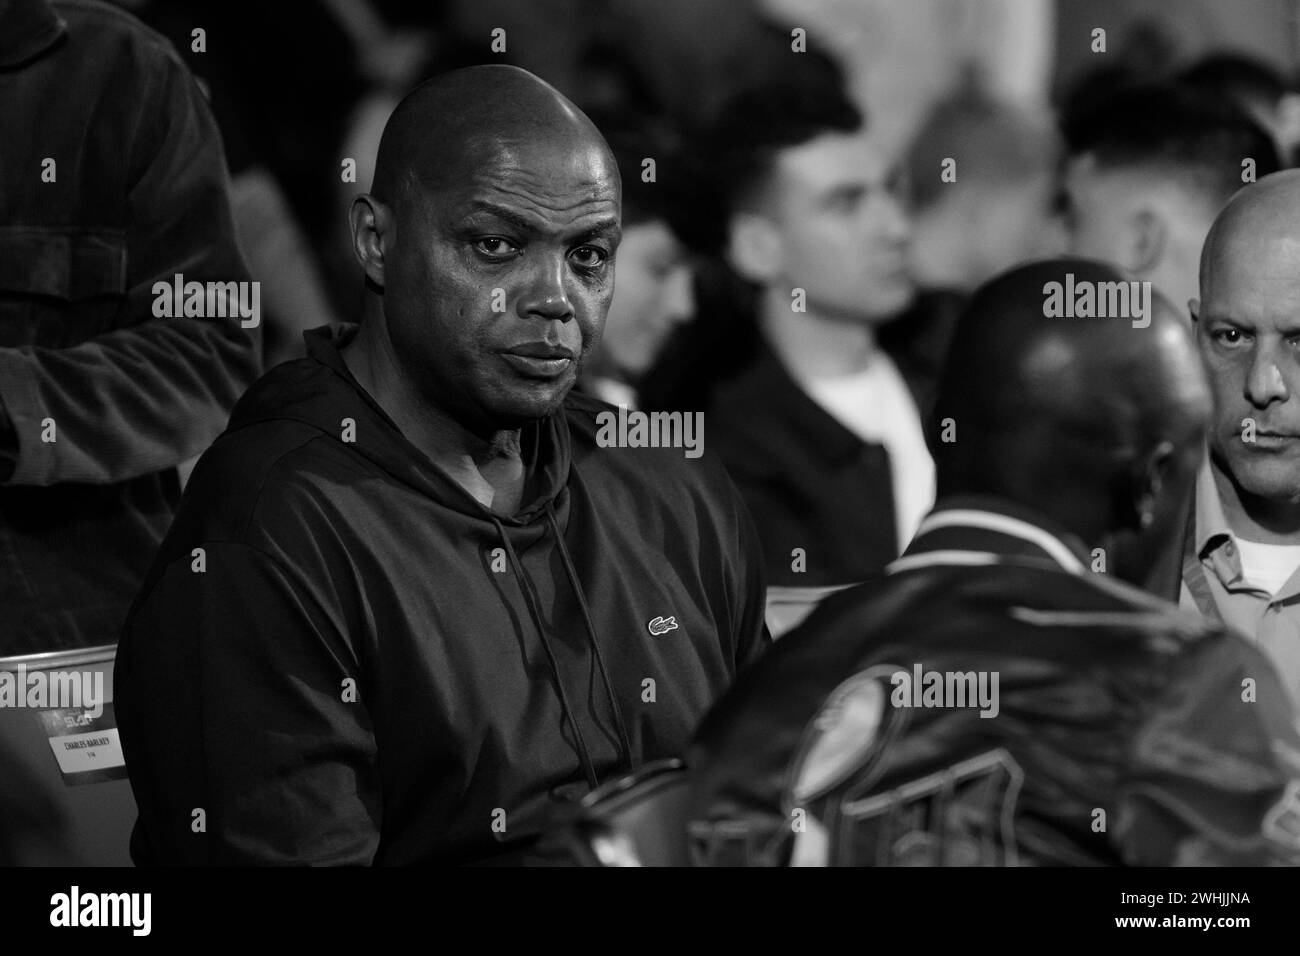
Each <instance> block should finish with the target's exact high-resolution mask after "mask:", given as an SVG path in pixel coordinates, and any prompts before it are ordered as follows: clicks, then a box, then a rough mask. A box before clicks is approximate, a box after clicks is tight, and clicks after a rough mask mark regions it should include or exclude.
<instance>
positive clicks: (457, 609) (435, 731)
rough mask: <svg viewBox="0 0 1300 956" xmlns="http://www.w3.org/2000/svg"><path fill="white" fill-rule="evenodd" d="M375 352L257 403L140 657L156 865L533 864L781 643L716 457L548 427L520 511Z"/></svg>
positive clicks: (137, 780) (120, 701) (180, 532)
mask: <svg viewBox="0 0 1300 956" xmlns="http://www.w3.org/2000/svg"><path fill="white" fill-rule="evenodd" d="M355 328H356V327H355V326H337V327H331V328H329V329H322V330H318V331H317V332H315V333H310V334H309V335H308V346H309V357H308V358H305V359H301V360H299V361H296V362H291V363H287V364H285V365H281V366H279V367H278V368H276V369H274V370H273V371H271V372H270V373H268V374H267V375H266V376H265V377H263V378H262V379H261V380H260V381H259V382H258V383H257V384H256V385H254V387H253V388H252V389H250V390H249V392H248V394H247V395H245V396H244V398H243V399H241V400H240V403H239V405H238V406H237V407H236V409H235V412H234V414H233V416H232V418H231V423H230V427H229V428H228V430H227V431H226V432H225V434H224V435H222V437H221V438H220V439H219V440H218V441H217V442H216V444H215V445H213V447H212V448H211V449H210V450H209V451H208V452H207V453H206V454H205V455H204V457H203V458H202V460H201V461H200V462H199V464H198V466H197V468H196V469H195V471H194V474H193V476H192V478H191V480H190V483H189V485H188V486H187V487H186V491H185V497H184V499H183V501H182V504H181V508H180V511H179V513H178V514H177V517H176V521H175V523H174V524H173V526H172V529H171V531H170V532H169V534H168V536H167V539H166V541H165V542H164V544H163V547H162V550H161V552H160V554H159V556H158V559H157V561H156V563H155V564H154V567H153V569H152V571H151V572H150V574H149V577H148V580H147V582H146V584H145V588H144V591H143V593H142V594H141V597H140V599H139V601H138V602H137V605H136V606H135V607H134V609H133V611H132V614H131V617H130V620H129V623H128V624H127V627H126V629H125V631H124V633H123V635H122V639H121V643H120V646H119V651H118V658H117V670H116V693H117V700H116V709H117V714H118V719H119V722H120V726H121V733H122V743H123V748H124V751H125V754H126V759H127V766H128V768H129V770H130V773H131V783H132V786H133V788H134V790H135V793H136V798H137V801H138V803H139V807H140V819H139V822H138V825H137V828H136V833H135V838H134V842H133V852H134V854H135V857H136V859H137V861H139V862H146V863H147V862H161V863H333V864H370V863H376V864H399V863H418V862H426V863H427V862H443V863H458V862H468V861H481V860H485V859H487V858H490V857H493V856H494V855H500V854H503V853H506V852H513V851H516V850H522V849H523V848H525V847H526V846H527V845H528V844H529V842H530V841H531V840H532V839H533V838H534V837H535V836H536V835H537V833H538V832H539V830H541V829H542V828H543V827H544V826H545V825H546V824H547V822H548V820H549V818H550V816H551V813H552V811H553V810H555V809H556V808H558V807H562V806H563V805H565V804H566V803H567V802H568V801H571V800H572V799H573V798H575V797H577V796H581V795H582V794H583V793H585V792H587V791H588V789H589V788H590V786H591V785H592V784H594V783H596V782H604V781H606V780H609V779H610V778H611V777H613V776H614V775H616V774H618V773H620V772H622V771H625V770H627V769H628V768H629V766H631V765H636V764H640V763H641V762H643V761H646V760H651V759H656V758H662V757H669V756H674V755H677V754H679V753H680V752H681V751H682V750H683V749H684V748H685V746H686V744H687V743H688V742H689V740H690V737H691V734H692V733H693V731H694V729H695V726H696V724H697V723H698V721H699V719H700V717H701V716H702V715H703V714H704V712H705V710H706V709H707V708H708V706H709V705H710V704H711V703H712V702H713V700H714V699H715V698H716V697H718V696H719V695H720V694H721V692H722V691H723V689H724V688H726V687H727V686H728V685H729V684H730V683H731V680H732V678H733V677H734V676H735V674H736V672H737V670H738V669H739V668H740V667H741V666H742V665H743V664H745V663H746V662H747V661H749V660H750V659H751V658H752V657H754V656H755V655H756V654H757V653H759V652H760V651H761V648H762V646H763V644H764V643H765V631H764V624H763V580H762V573H761V568H760V566H759V564H758V561H757V559H756V554H757V549H756V543H755V540H754V536H753V531H752V528H751V527H750V525H749V521H748V516H747V515H746V514H745V511H744V505H743V503H742V502H741V501H740V498H739V496H738V495H737V494H736V493H735V490H734V489H733V488H732V486H731V485H730V483H729V482H728V480H727V478H726V475H725V472H723V470H722V469H721V467H720V466H719V465H718V464H717V463H716V462H715V461H713V460H712V459H710V458H709V457H708V456H707V455H706V456H705V457H703V458H699V459H687V458H685V457H684V456H683V451H682V450H681V449H672V448H617V447H601V446H600V445H598V444H597V440H596V436H597V432H598V425H599V422H598V421H597V415H598V414H600V413H601V412H604V411H610V409H609V406H606V405H604V404H602V403H600V402H597V401H595V400H592V399H589V398H585V397H582V396H570V397H569V398H568V399H567V400H566V402H565V404H564V407H563V409H562V410H561V411H558V412H556V413H555V414H553V415H551V416H549V417H548V418H546V419H543V420H542V421H540V422H539V423H537V424H534V425H530V426H528V427H526V428H525V429H524V434H523V451H524V455H525V461H526V464H527V467H528V473H529V482H528V487H529V488H530V489H532V490H531V491H530V492H528V495H527V496H526V498H525V501H524V503H523V504H522V506H521V507H520V509H519V511H518V512H517V513H516V514H515V515H514V516H512V517H505V516H497V515H494V514H493V513H492V512H491V511H489V510H488V509H486V508H484V507H483V506H482V505H481V504H479V502H478V501H477V500H475V499H474V498H473V497H472V496H471V495H470V494H469V493H468V492H466V491H465V490H464V489H463V488H462V487H461V486H460V485H459V484H457V483H456V482H455V481H454V480H453V479H452V478H451V477H450V476H449V475H447V474H446V473H444V472H443V471H442V470H440V469H439V468H438V467H436V466H435V465H434V464H433V463H432V462H431V461H430V460H429V459H428V458H427V456H425V455H423V454H422V453H421V452H420V451H419V450H418V449H416V448H415V447H414V446H413V445H412V444H410V442H408V441H407V439H406V438H405V437H404V436H403V435H402V433H401V431H400V430H399V429H398V428H397V426H396V425H395V424H394V423H393V422H392V420H391V419H390V418H389V417H388V415H387V414H386V413H385V412H384V411H383V409H382V408H380V406H379V405H378V404H376V403H375V402H374V400H373V399H372V398H370V396H369V395H368V394H367V393H366V392H365V391H364V389H362V388H361V386H360V385H358V384H357V382H356V380H355V379H354V378H353V377H352V375H351V374H350V373H349V371H348V368H347V366H346V364H345V362H344V361H343V359H342V356H341V355H340V353H339V348H341V347H342V346H343V344H345V343H346V341H347V340H348V339H349V338H350V337H351V335H353V334H354V333H355ZM196 808H202V809H203V811H204V816H205V830H204V832H201V833H196V832H194V829H193V824H194V812H195V810H196Z"/></svg>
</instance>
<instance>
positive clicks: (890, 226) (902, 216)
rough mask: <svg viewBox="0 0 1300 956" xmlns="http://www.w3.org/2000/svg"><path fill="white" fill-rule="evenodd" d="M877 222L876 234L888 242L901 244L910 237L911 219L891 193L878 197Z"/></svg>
mask: <svg viewBox="0 0 1300 956" xmlns="http://www.w3.org/2000/svg"><path fill="white" fill-rule="evenodd" d="M879 224H880V225H879V230H880V231H879V233H878V234H879V235H880V236H882V237H883V238H885V239H887V240H889V241H890V242H896V243H900V244H901V243H905V242H907V241H908V240H909V239H911V238H912V220H911V218H910V217H909V216H908V214H907V210H906V209H904V208H903V204H902V202H900V201H899V199H898V197H897V196H895V195H894V194H893V193H885V194H884V195H883V196H881V197H880V220H879Z"/></svg>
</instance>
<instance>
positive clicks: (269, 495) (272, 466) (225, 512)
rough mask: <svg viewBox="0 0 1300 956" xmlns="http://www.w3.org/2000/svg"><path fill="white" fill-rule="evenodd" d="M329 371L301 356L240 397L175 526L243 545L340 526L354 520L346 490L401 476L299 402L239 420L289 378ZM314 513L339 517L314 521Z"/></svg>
mask: <svg viewBox="0 0 1300 956" xmlns="http://www.w3.org/2000/svg"><path fill="white" fill-rule="evenodd" d="M325 371H326V370H324V369H323V368H322V367H321V366H319V365H318V364H317V363H315V362H313V361H312V360H310V359H299V360H297V361H294V362H286V363H284V364H283V365H280V366H278V367H277V368H275V369H272V370H271V371H270V372H268V373H267V374H266V375H264V376H262V378H261V379H259V380H258V381H257V382H255V383H254V384H253V386H252V387H251V388H250V389H249V390H248V391H247V392H246V393H245V394H244V396H243V398H241V399H240V401H239V403H237V405H236V407H235V412H234V414H232V416H231V420H232V423H231V425H230V427H228V428H227V429H226V431H225V432H223V433H222V434H221V435H220V437H218V438H217V440H216V441H215V442H214V443H213V444H212V446H211V447H210V448H209V449H208V450H207V451H206V452H204V454H203V457H202V458H200V459H199V463H198V465H197V466H196V467H195V469H194V471H193V473H192V474H191V476H190V481H189V484H188V485H187V486H186V489H185V497H184V499H183V500H182V502H181V509H180V512H179V513H178V515H177V521H176V524H181V523H184V524H187V525H190V526H191V527H190V532H191V534H192V535H197V536H199V537H202V538H205V539H207V540H227V541H236V542H239V543H243V544H256V543H258V542H261V541H265V540H266V539H268V538H276V537H279V536H280V535H281V534H283V533H285V532H286V531H289V530H290V529H295V530H297V531H301V530H303V529H305V528H307V527H308V526H310V527H313V528H315V529H317V531H320V530H326V529H334V530H337V529H338V528H339V527H342V526H344V525H346V523H347V522H346V520H343V519H344V516H343V515H342V514H341V512H342V511H343V510H344V509H346V508H347V503H346V501H343V500H340V495H339V494H338V492H339V490H340V489H342V488H348V487H350V488H353V489H358V488H360V487H362V483H363V482H366V481H369V480H379V481H381V482H384V483H390V482H392V481H393V480H394V479H393V477H392V476H391V475H388V474H387V473H386V472H384V471H383V469H382V468H380V467H379V466H378V465H377V464H374V463H373V462H371V461H370V460H369V459H368V458H366V457H365V456H364V455H359V454H354V453H352V452H351V451H349V449H348V448H347V447H346V446H345V445H343V444H342V442H341V441H340V433H338V432H330V431H327V430H325V429H323V428H322V427H321V426H320V425H319V424H317V423H316V422H313V421H310V420H309V419H308V418H307V417H306V416H302V417H299V416H298V415H297V414H296V413H295V410H294V409H293V407H292V406H289V407H286V408H285V409H284V410H283V412H282V413H280V414H278V415H277V416H276V417H268V418H262V419H258V420H256V421H251V422H248V423H246V424H236V422H237V421H238V418H239V411H240V409H241V408H242V407H245V406H246V405H256V404H257V403H258V401H260V400H264V394H265V392H266V391H267V390H269V389H271V388H273V387H275V386H276V385H278V384H280V383H281V382H282V381H283V380H284V379H285V378H287V377H290V376H293V375H299V376H305V377H306V378H308V379H309V378H312V377H319V376H321V375H322V374H323V373H324V372H325ZM331 374H332V373H331ZM340 427H341V423H340ZM343 497H347V496H343ZM311 513H316V514H326V515H328V516H330V517H332V518H338V519H340V520H338V521H326V522H324V523H321V522H311V521H310V519H309V518H308V514H311ZM195 525H197V527H194V526H195Z"/></svg>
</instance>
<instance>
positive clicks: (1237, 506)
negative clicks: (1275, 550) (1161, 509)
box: [1210, 456, 1300, 544]
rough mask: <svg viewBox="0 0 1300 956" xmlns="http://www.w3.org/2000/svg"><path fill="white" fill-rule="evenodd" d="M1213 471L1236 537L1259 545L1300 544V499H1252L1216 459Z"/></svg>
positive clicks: (1221, 500) (1224, 512) (1221, 501)
mask: <svg viewBox="0 0 1300 956" xmlns="http://www.w3.org/2000/svg"><path fill="white" fill-rule="evenodd" d="M1210 471H1211V473H1212V474H1213V475H1214V487H1215V488H1216V489H1217V490H1218V492H1219V501H1220V503H1221V504H1222V505H1223V516H1224V518H1226V519H1227V521H1228V527H1229V528H1230V529H1231V530H1232V533H1233V534H1235V535H1237V536H1238V537H1241V538H1245V539H1246V540H1247V541H1254V542H1256V543H1257V544H1300V499H1297V498H1283V499H1270V498H1260V497H1258V496H1256V495H1252V494H1250V493H1249V492H1248V491H1245V490H1244V489H1242V488H1240V487H1239V486H1238V485H1237V483H1236V482H1234V481H1233V480H1232V477H1231V476H1230V475H1229V474H1228V473H1227V472H1225V471H1223V470H1222V469H1221V468H1220V467H1219V464H1218V462H1216V461H1215V460H1214V458H1213V456H1211V458H1210Z"/></svg>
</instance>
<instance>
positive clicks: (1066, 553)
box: [916, 508, 1086, 574]
mask: <svg viewBox="0 0 1300 956" xmlns="http://www.w3.org/2000/svg"><path fill="white" fill-rule="evenodd" d="M954 525H956V526H961V527H967V528H984V529H985V530H988V531H998V532H1001V533H1002V534H1009V535H1011V536H1012V537H1014V538H1020V539H1021V540H1022V541H1028V542H1030V543H1031V544H1036V545H1038V547H1040V548H1042V549H1043V550H1044V551H1046V552H1047V553H1048V554H1050V555H1051V556H1052V558H1053V559H1054V560H1055V561H1056V563H1057V564H1059V565H1060V566H1061V567H1063V568H1065V570H1067V571H1070V572H1072V573H1074V574H1083V573H1084V571H1085V570H1086V569H1085V568H1084V566H1083V563H1082V562H1081V561H1080V560H1079V559H1078V558H1076V557H1075V556H1074V552H1072V551H1071V550H1070V549H1069V548H1067V547H1066V546H1065V545H1064V544H1063V543H1062V542H1061V540H1060V539H1059V538H1057V537H1056V536H1055V535H1052V534H1049V533H1048V532H1046V531H1044V530H1043V529H1042V528H1039V527H1037V526H1036V525H1032V524H1030V523H1029V522H1028V521H1021V520H1020V519H1019V518H1012V517H1010V516H1008V515H1000V514H995V513H993V512H991V511H976V510H975V509H973V508H970V509H967V508H953V509H951V510H944V511H935V512H932V513H931V514H929V515H927V516H926V518H925V520H924V521H922V522H921V525H920V527H919V528H917V529H916V537H917V538H919V537H920V536H921V535H923V534H925V533H926V532H927V531H934V530H935V529H937V528H949V527H952V526H954ZM932 553H934V554H940V553H943V552H938V551H936V552H932ZM949 553H952V552H949Z"/></svg>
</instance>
